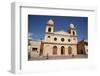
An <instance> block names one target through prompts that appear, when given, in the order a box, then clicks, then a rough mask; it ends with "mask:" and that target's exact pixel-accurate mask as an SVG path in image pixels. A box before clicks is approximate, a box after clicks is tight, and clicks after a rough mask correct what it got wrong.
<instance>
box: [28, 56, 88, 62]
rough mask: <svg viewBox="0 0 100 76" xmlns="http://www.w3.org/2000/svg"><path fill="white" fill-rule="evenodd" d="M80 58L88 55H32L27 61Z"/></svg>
mask: <svg viewBox="0 0 100 76" xmlns="http://www.w3.org/2000/svg"><path fill="white" fill-rule="evenodd" d="M81 58H88V55H75V56H48V57H46V56H40V57H33V58H30V59H29V61H32V60H58V59H81Z"/></svg>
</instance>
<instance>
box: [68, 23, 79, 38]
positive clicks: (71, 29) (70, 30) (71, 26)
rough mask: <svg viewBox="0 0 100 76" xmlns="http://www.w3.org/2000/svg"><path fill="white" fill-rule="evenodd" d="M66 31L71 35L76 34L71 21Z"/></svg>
mask: <svg viewBox="0 0 100 76" xmlns="http://www.w3.org/2000/svg"><path fill="white" fill-rule="evenodd" d="M68 32H69V34H71V36H77V33H76V28H75V26H74V25H73V24H72V23H71V24H70V27H69V30H68Z"/></svg>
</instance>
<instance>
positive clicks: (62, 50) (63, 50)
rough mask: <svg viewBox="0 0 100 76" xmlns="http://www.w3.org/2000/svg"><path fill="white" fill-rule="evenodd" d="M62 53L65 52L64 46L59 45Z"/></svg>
mask: <svg viewBox="0 0 100 76" xmlns="http://www.w3.org/2000/svg"><path fill="white" fill-rule="evenodd" d="M63 54H65V47H64V46H62V47H61V55H63Z"/></svg>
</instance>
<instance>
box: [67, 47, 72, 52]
mask: <svg viewBox="0 0 100 76" xmlns="http://www.w3.org/2000/svg"><path fill="white" fill-rule="evenodd" d="M68 54H72V48H71V46H69V47H68Z"/></svg>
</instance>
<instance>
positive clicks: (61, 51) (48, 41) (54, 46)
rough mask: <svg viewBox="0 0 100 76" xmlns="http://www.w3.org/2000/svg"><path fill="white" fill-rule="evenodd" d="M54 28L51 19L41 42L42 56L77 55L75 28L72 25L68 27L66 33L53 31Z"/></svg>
mask: <svg viewBox="0 0 100 76" xmlns="http://www.w3.org/2000/svg"><path fill="white" fill-rule="evenodd" d="M54 27H55V25H54V21H53V20H52V19H50V20H48V22H47V23H46V29H45V37H44V40H43V41H42V44H43V47H42V48H43V49H42V52H43V53H42V54H43V56H47V55H48V56H66V55H77V43H78V40H77V31H76V27H75V26H74V25H73V24H72V23H71V24H70V25H69V28H68V31H63V30H61V31H55V30H54ZM40 52H41V50H40Z"/></svg>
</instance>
